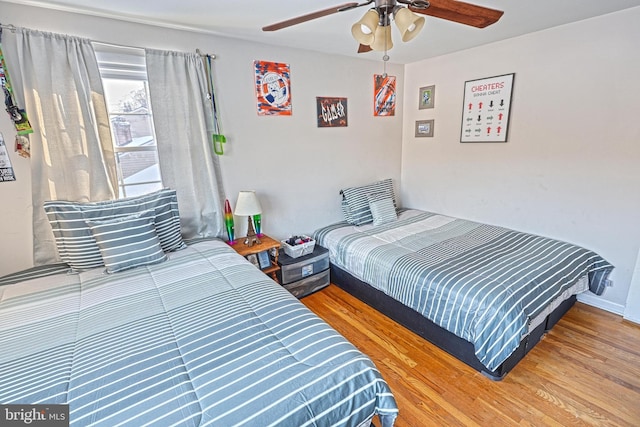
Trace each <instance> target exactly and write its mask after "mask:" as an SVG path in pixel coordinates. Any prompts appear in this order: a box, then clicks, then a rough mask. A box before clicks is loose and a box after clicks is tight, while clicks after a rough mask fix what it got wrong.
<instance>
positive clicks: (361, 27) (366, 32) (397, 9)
mask: <svg viewBox="0 0 640 427" xmlns="http://www.w3.org/2000/svg"><path fill="white" fill-rule="evenodd" d="M371 3H374V4H375V5H374V6H373V7H372V8H371V9H369V10H368V11H367V13H365V15H364V16H363V17H362V19H360V21H358V22H356V23H355V24H353V26H352V28H351V33H352V34H353V37H354V38H355V39H356V40H357V41H358V42H359V43H360V46H359V48H358V52H359V53H362V52H369V51H371V50H378V51H387V50H389V49H391V47H393V43H392V41H391V19H392V18H393V20H394V21H395V23H396V26H397V27H398V29H399V30H400V33H401V35H402V41H405V42H406V41H409V40H411V39H413V38H414V37H415V36H416V35H417V34H418V32H419V31H420V30H421V29H422V27H423V26H424V17H421V16H418V15H416V13H417V14H421V15H429V16H434V17H436V18H440V19H446V20H448V21H453V22H458V23H460V24H465V25H470V26H472V27H477V28H484V27H487V26H489V25H491V24H494V23H495V22H497V21H498V20H499V19H500V17H501V16H502V14H503V13H504V12H503V11H501V10H496V9H490V8H487V7H483V6H477V5H474V4H471V3H465V2H462V1H457V0H429V1H420V0H368V1H366V2H364V3H356V2H352V3H345V4H341V5H338V6H334V7H330V8H327V9H323V10H319V11H316V12H312V13H309V14H306V15H301V16H297V17H295V18H291V19H287V20H285V21H281V22H278V23H275V24H271V25H267V26H266V27H263V28H262V30H263V31H276V30H281V29H283V28H287V27H290V26H292V25H297V24H301V23H303V22H307V21H311V20H312V19H317V18H321V17H323V16H327V15H332V14H334V13H337V12H344V11H346V10H351V9H355V8H358V7H362V6H367V5H369V4H371ZM399 4H403V5H406V7H404V6H400V5H399Z"/></svg>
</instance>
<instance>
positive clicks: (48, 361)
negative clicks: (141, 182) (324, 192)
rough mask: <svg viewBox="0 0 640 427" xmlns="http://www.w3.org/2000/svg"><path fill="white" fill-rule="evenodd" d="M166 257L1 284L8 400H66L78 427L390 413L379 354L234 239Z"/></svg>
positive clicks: (323, 419)
mask: <svg viewBox="0 0 640 427" xmlns="http://www.w3.org/2000/svg"><path fill="white" fill-rule="evenodd" d="M169 258H170V259H169V260H168V261H166V262H164V263H162V264H157V265H152V266H148V267H138V268H136V269H133V270H128V271H124V272H120V273H116V274H105V273H104V272H103V271H104V268H96V269H93V270H88V271H85V272H82V273H79V274H55V275H50V276H44V277H37V278H34V279H30V280H25V281H22V282H20V283H16V284H9V285H4V286H0V348H1V351H0V403H2V404H8V403H30V404H34V403H49V404H55V403H68V404H69V405H70V419H71V424H72V425H75V426H84V425H100V426H116V425H131V426H136V427H138V426H143V425H161V426H169V425H184V426H205V425H207V426H222V427H228V426H235V425H243V426H259V427H264V426H269V425H279V426H329V425H338V426H360V425H367V426H368V421H369V420H370V419H371V417H373V415H374V414H376V413H377V414H380V418H381V420H382V423H383V425H384V426H387V427H388V426H391V425H392V424H393V420H394V418H395V416H396V414H397V407H396V404H395V401H394V398H393V396H392V394H391V392H390V390H389V387H388V386H387V384H386V383H385V381H384V380H383V379H382V378H381V376H380V374H379V372H378V371H377V369H376V368H375V366H374V365H373V363H372V362H371V360H370V359H369V358H368V357H366V356H365V355H364V354H362V353H361V352H359V351H358V350H357V349H356V348H355V347H353V346H352V345H351V344H350V343H349V342H347V341H346V340H345V339H344V338H343V337H341V336H340V335H339V334H338V333H336V332H335V331H334V330H333V329H332V328H331V327H329V326H328V325H327V324H326V323H324V322H323V321H322V320H321V319H320V318H318V317H317V316H315V315H314V314H313V313H312V312H310V311H309V310H308V309H307V308H306V307H305V306H304V305H303V304H301V303H300V302H299V301H298V300H297V299H296V298H294V297H293V296H291V295H290V294H289V293H288V292H287V291H286V290H284V289H283V288H282V287H280V286H279V285H277V284H275V283H274V282H273V281H271V280H270V279H269V278H267V276H265V275H264V274H263V273H261V272H260V271H258V270H257V269H256V268H255V267H253V266H252V265H251V264H250V263H248V262H247V261H246V260H245V259H244V258H242V257H241V256H239V255H237V254H236V253H235V251H233V250H231V249H230V248H229V247H228V246H227V245H226V244H224V243H223V242H221V241H203V242H199V243H196V244H192V245H189V247H187V248H186V249H184V250H182V251H179V252H175V253H171V254H169ZM38 275H40V276H41V275H42V272H41V271H40V272H39V274H36V276H38Z"/></svg>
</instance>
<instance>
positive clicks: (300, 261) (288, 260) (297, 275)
mask: <svg viewBox="0 0 640 427" xmlns="http://www.w3.org/2000/svg"><path fill="white" fill-rule="evenodd" d="M278 264H279V265H280V270H279V271H278V273H277V274H278V280H279V282H280V283H281V284H283V285H286V284H288V283H292V282H295V281H298V280H300V279H303V278H305V277H308V276H312V275H314V274H317V273H320V272H321V271H324V270H327V269H328V268H329V250H328V249H326V248H323V247H322V246H318V245H317V246H315V248H314V250H313V252H312V253H310V254H308V255H304V256H301V257H299V258H292V257H290V256H288V255H286V254H282V255H280V258H279V259H278Z"/></svg>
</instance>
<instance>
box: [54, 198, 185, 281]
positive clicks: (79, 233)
mask: <svg viewBox="0 0 640 427" xmlns="http://www.w3.org/2000/svg"><path fill="white" fill-rule="evenodd" d="M44 210H45V212H46V214H47V218H48V220H49V224H51V228H52V230H53V235H54V237H55V240H56V247H57V248H58V254H59V255H60V258H61V260H62V261H64V262H66V263H67V264H69V266H70V267H71V268H72V269H74V270H76V271H82V270H88V269H90V268H96V267H100V266H103V265H104V263H103V261H102V256H101V254H100V250H99V248H98V245H97V244H96V240H95V239H94V238H93V236H92V235H91V230H89V226H88V225H87V221H104V220H107V219H114V218H121V217H125V216H129V215H131V214H134V213H138V212H141V211H145V210H153V211H154V223H155V228H156V232H157V234H158V238H159V239H160V246H161V247H162V250H163V251H165V252H170V251H175V250H179V249H182V248H185V247H186V245H185V243H184V241H183V240H182V235H181V234H180V212H179V211H178V198H177V195H176V191H175V190H170V189H163V190H159V191H156V192H154V193H150V194H145V195H144V196H139V197H130V198H126V199H119V200H107V201H104V202H90V203H78V202H69V201H46V202H45V203H44Z"/></svg>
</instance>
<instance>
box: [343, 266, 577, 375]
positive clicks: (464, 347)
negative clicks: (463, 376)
mask: <svg viewBox="0 0 640 427" xmlns="http://www.w3.org/2000/svg"><path fill="white" fill-rule="evenodd" d="M331 282H332V283H333V284H335V285H336V286H338V287H340V288H342V289H344V290H345V291H347V292H348V293H350V294H351V295H353V296H355V297H356V298H358V299H359V300H361V301H363V302H365V303H366V304H368V305H369V306H371V307H373V308H375V309H376V310H378V311H379V312H381V313H382V314H384V315H386V316H387V317H389V318H390V319H393V320H395V321H396V322H398V323H399V324H401V325H402V326H404V327H405V328H407V329H409V330H411V331H412V332H414V333H416V334H418V335H420V336H421V337H422V338H424V339H426V340H428V341H430V342H431V343H433V344H434V345H436V346H438V347H440V348H441V349H443V350H444V351H446V352H447V353H449V354H451V355H452V356H454V357H456V358H457V359H459V360H461V361H462V362H464V363H466V364H467V365H469V366H471V367H472V368H473V369H475V370H477V371H479V372H481V373H482V374H483V375H485V376H486V377H488V378H490V379H492V380H495V381H498V380H501V379H503V378H504V377H505V375H507V373H508V372H509V371H511V369H513V367H514V366H516V364H517V363H518V362H519V361H520V360H522V358H523V357H524V356H525V355H526V354H527V353H528V352H529V351H530V350H531V349H532V348H533V347H534V346H535V345H536V344H537V343H538V342H539V341H540V339H541V338H542V336H543V335H544V334H545V332H546V331H548V330H550V329H551V328H552V327H553V325H555V324H556V322H557V321H558V320H560V318H561V317H562V316H563V315H564V314H565V313H566V312H567V311H569V309H570V308H571V307H573V304H575V302H576V296H575V295H573V296H572V297H571V298H569V299H567V300H565V301H564V302H563V303H562V304H560V305H559V306H558V307H557V308H556V309H555V310H554V311H553V312H551V314H549V315H548V316H547V319H546V321H544V322H542V323H541V324H540V325H539V326H538V327H537V328H536V329H534V330H533V331H531V332H530V333H529V335H528V336H527V337H526V338H525V339H523V340H522V342H521V343H520V346H519V347H518V348H517V349H516V351H514V352H513V353H512V354H511V356H509V358H508V359H507V360H505V361H504V362H503V363H502V364H501V365H500V366H499V367H498V368H497V369H495V370H493V371H492V370H490V369H488V368H487V367H486V366H484V365H483V364H482V362H480V360H478V358H477V357H476V355H475V353H474V347H473V344H471V343H470V342H469V341H467V340H464V339H462V338H460V337H458V336H457V335H454V334H452V333H451V332H449V331H447V330H446V329H443V328H441V327H440V326H438V325H436V324H435V323H433V322H432V321H430V320H429V319H427V318H425V317H424V316H422V315H421V314H420V313H418V312H417V311H415V310H413V309H411V308H409V307H407V306H405V305H404V304H402V303H400V302H398V301H396V300H395V299H393V298H391V297H390V296H388V295H386V294H385V293H384V292H381V291H379V290H377V289H375V288H374V287H372V286H370V285H368V284H367V283H365V282H363V281H361V280H359V279H357V278H355V277H353V276H351V275H350V274H349V273H347V272H346V271H344V270H342V269H341V268H339V267H336V266H335V265H333V264H331Z"/></svg>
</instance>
